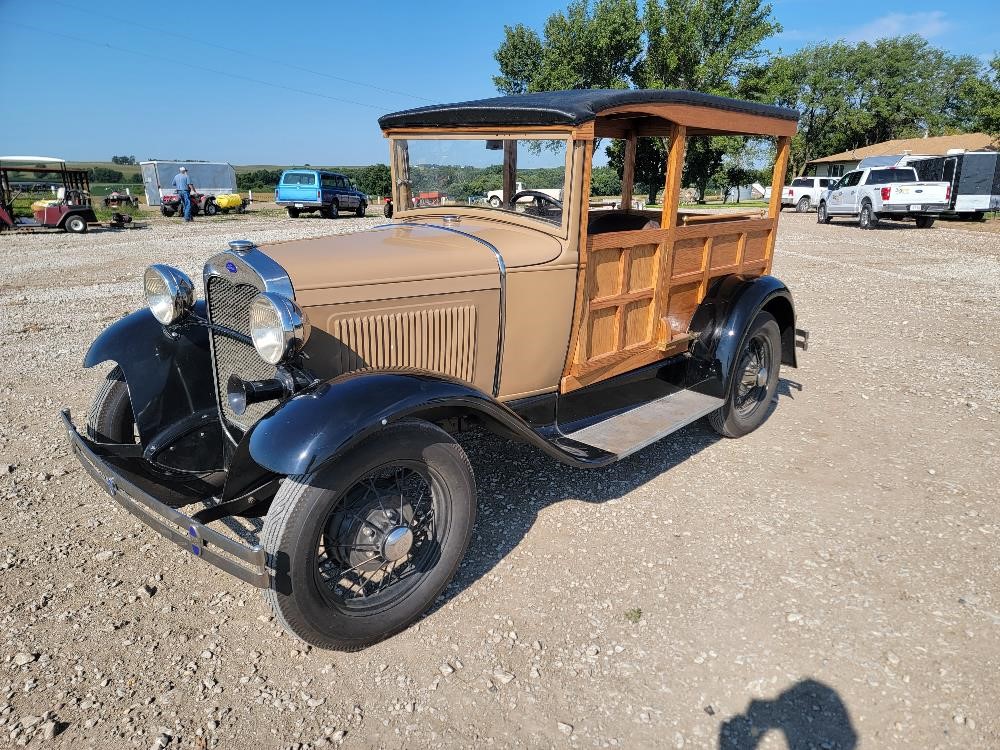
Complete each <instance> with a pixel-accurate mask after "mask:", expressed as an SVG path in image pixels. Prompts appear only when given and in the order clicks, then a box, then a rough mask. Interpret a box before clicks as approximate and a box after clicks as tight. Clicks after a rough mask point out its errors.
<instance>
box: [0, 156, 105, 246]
mask: <svg viewBox="0 0 1000 750" xmlns="http://www.w3.org/2000/svg"><path fill="white" fill-rule="evenodd" d="M15 182H16V183H18V187H17V188H14V187H13V186H12V183H15ZM29 182H30V183H32V184H34V185H38V184H43V185H50V186H51V187H53V188H55V189H56V197H55V198H54V199H51V200H37V201H34V202H33V203H32V204H31V211H32V214H33V215H34V218H31V219H28V218H24V217H19V216H15V213H14V201H15V200H17V198H19V197H20V196H21V195H22V193H24V192H26V191H25V190H24V189H23V186H24V185H25V184H26V183H29ZM94 223H97V216H96V215H95V214H94V209H93V207H92V206H91V204H90V179H89V177H88V175H87V172H86V170H83V169H67V168H66V162H64V161H63V160H62V159H53V158H50V157H41V156H0V230H3V229H62V230H65V231H67V232H76V233H82V232H86V231H87V225H88V224H94Z"/></svg>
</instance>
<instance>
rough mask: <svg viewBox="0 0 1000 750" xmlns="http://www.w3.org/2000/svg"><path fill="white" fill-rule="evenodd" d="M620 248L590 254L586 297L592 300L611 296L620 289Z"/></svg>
mask: <svg viewBox="0 0 1000 750" xmlns="http://www.w3.org/2000/svg"><path fill="white" fill-rule="evenodd" d="M622 252H623V251H622V248H619V247H614V248H608V249H607V250H598V251H596V252H594V253H592V254H591V256H590V269H589V276H590V279H589V281H590V283H589V284H588V285H587V286H588V289H587V291H588V297H589V298H590V299H592V300H594V299H602V298H604V297H612V296H614V295H616V294H618V293H619V292H620V291H621V288H620V287H619V286H618V284H619V281H620V276H621V257H622Z"/></svg>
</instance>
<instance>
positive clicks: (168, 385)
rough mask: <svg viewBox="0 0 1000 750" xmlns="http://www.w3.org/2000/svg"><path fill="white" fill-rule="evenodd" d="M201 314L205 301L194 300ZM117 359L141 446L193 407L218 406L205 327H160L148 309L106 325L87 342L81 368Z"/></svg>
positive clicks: (193, 409) (187, 416)
mask: <svg viewBox="0 0 1000 750" xmlns="http://www.w3.org/2000/svg"><path fill="white" fill-rule="evenodd" d="M195 313H196V314H197V315H198V316H199V317H202V318H203V317H204V316H205V303H204V302H198V303H197V304H196V305H195ZM108 361H113V362H117V363H118V366H119V367H121V369H122V372H123V373H124V375H125V381H126V383H128V390H129V398H130V399H131V401H132V413H133V414H134V415H135V422H136V427H137V428H138V430H139V438H140V440H141V442H142V444H143V445H146V444H148V443H149V441H150V440H152V439H153V437H155V436H156V435H158V434H160V433H161V432H162V431H163V430H164V429H166V428H167V427H169V426H170V425H173V424H176V423H177V422H179V421H181V420H183V419H185V418H189V417H190V416H191V415H192V414H194V413H196V412H203V411H206V410H209V411H210V410H214V409H216V408H217V406H216V399H215V380H214V377H213V375H212V357H211V353H210V349H209V343H208V329H207V328H205V327H204V326H200V325H184V324H183V323H182V324H179V325H174V326H168V327H164V326H163V325H161V324H160V322H159V321H158V320H157V319H156V318H154V317H153V314H152V313H151V312H150V311H149V310H148V309H145V310H138V311H136V312H134V313H132V314H131V315H127V316H125V317H124V318H122V319H121V320H119V321H117V322H115V323H113V324H112V325H110V326H108V327H107V328H105V329H104V331H102V332H101V334H100V335H99V336H98V337H97V338H96V339H95V340H94V342H93V343H92V344H91V345H90V349H88V350H87V354H86V356H85V357H84V358H83V366H84V367H93V366H94V365H98V364H100V363H101V362H108Z"/></svg>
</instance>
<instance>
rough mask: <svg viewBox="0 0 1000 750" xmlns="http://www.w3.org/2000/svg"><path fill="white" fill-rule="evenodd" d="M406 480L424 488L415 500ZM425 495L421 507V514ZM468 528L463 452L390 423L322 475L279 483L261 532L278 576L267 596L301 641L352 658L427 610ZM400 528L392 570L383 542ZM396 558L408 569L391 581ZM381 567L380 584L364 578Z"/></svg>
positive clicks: (411, 426) (471, 482) (423, 429)
mask: <svg viewBox="0 0 1000 750" xmlns="http://www.w3.org/2000/svg"><path fill="white" fill-rule="evenodd" d="M404 472H409V473H406V474H404ZM376 473H386V474H387V476H386V477H385V478H382V477H381V476H379V478H375V477H374V475H375V474H376ZM401 477H405V478H406V479H405V480H402V479H401ZM414 478H415V481H416V482H418V483H419V482H422V483H423V485H422V487H421V493H420V495H419V498H420V499H418V500H416V502H409V503H407V502H406V500H407V499H408V498H413V497H416V494H415V493H411V494H407V493H408V491H409V490H408V489H406V488H404V481H405V482H407V483H408V482H409V481H410V480H411V479H414ZM427 487H429V488H430V493H426V488H427ZM393 493H395V494H393ZM390 498H391V499H390ZM425 498H429V500H430V502H429V503H428V504H426V505H422V503H423V502H426V500H425ZM384 501H389V502H390V503H391V505H390V508H389V509H388V510H386V509H385V506H384V505H383V502H384ZM396 502H399V504H400V510H401V511H402V514H401V515H397V513H398V512H397V511H396V510H395V508H394V506H395V503H396ZM404 503H406V504H405V506H404ZM421 508H423V513H422V514H421V513H420V510H421ZM391 515H392V516H396V520H393V519H392V518H391V517H390V516H391ZM427 519H430V522H428V520H427ZM475 519H476V484H475V478H474V477H473V474H472V467H471V466H470V465H469V459H468V458H467V457H466V455H465V452H464V451H463V450H462V448H461V446H459V445H458V443H456V442H455V440H454V439H453V438H452V437H451V436H450V435H449V434H448V433H446V432H445V431H444V430H442V429H440V428H438V427H436V426H434V425H432V424H430V423H428V422H422V421H405V422H398V423H396V424H393V425H390V426H389V427H386V428H384V429H382V430H380V431H379V432H378V433H376V434H375V435H373V436H371V437H369V438H368V439H366V440H365V441H363V442H362V443H361V444H360V445H358V446H357V447H355V448H353V449H352V450H350V451H348V452H347V453H345V454H344V455H343V456H340V457H339V458H336V459H334V460H333V461H332V462H330V463H329V464H328V465H327V466H325V467H324V468H322V469H320V470H318V471H316V472H313V473H311V474H305V475H299V476H290V477H288V478H286V479H285V480H284V481H283V482H282V483H281V488H280V489H279V490H278V493H277V495H275V497H274V500H273V501H272V502H271V506H270V508H269V510H268V512H267V516H266V518H265V520H264V529H263V531H262V532H261V544H262V546H263V548H264V550H265V551H266V553H267V556H268V564H269V565H270V566H272V567H273V569H274V571H275V574H274V577H273V580H272V583H271V587H270V588H269V589H266V590H265V591H264V598H265V599H266V600H267V602H268V603H269V604H270V605H271V608H272V609H273V611H274V613H275V616H276V617H277V618H278V620H279V621H280V622H281V623H282V625H283V626H284V627H285V629H286V630H287V631H288V632H289V633H291V634H294V635H295V636H297V637H298V638H300V639H302V640H303V641H305V642H306V643H309V644H312V645H314V646H318V647H320V648H330V649H337V650H341V651H357V650H358V649H361V648H364V647H366V646H368V645H370V644H372V643H376V642H377V641H380V640H382V639H384V638H388V637H389V636H391V635H393V634H395V633H397V632H399V631H400V630H402V629H403V628H405V627H407V626H408V625H409V624H410V623H412V622H413V621H414V620H416V619H417V618H418V617H420V615H422V614H423V613H424V612H425V611H426V610H427V609H428V608H429V607H430V606H431V605H432V604H433V603H434V601H435V599H437V597H438V596H439V595H440V593H441V592H442V591H443V590H444V588H445V587H446V586H447V585H448V582H449V581H450V580H451V578H452V576H453V575H454V573H455V570H456V569H457V568H458V565H459V563H460V562H461V559H462V556H463V555H464V554H465V550H466V548H467V547H468V545H469V540H470V539H471V538H472V529H473V526H474V524H475ZM428 523H430V525H429V526H428V525H426V524H428ZM407 529H409V530H410V532H411V533H410V537H409V540H408V541H406V542H405V545H406V546H405V548H398V549H397V550H395V551H394V554H401V557H398V558H396V559H395V561H392V560H391V559H390V558H392V554H390V552H393V551H392V550H391V548H389V547H388V543H389V542H390V541H391V538H392V535H393V534H399V533H402V534H403V535H404V536H405V534H406V530H407ZM414 531H415V532H416V534H413V533H412V532H414ZM365 540H370V541H365ZM359 544H360V547H359V546H358V545H359ZM411 545H412V546H411ZM363 547H367V548H369V549H368V550H367V551H366V550H364V549H362V548H363ZM411 553H412V554H411ZM359 556H363V557H361V560H360V562H357V560H358V558H359ZM401 560H405V562H406V565H405V566H404V570H403V572H402V574H401V577H399V578H395V579H394V578H393V576H394V575H396V571H397V570H398V563H399V561H401ZM365 565H367V566H368V567H364V566H365ZM376 565H377V566H378V567H377V569H376V568H375V566H376ZM389 565H392V567H391V568H386V566H389ZM347 566H350V567H347ZM410 566H412V568H410ZM383 569H386V573H385V574H384V575H386V576H387V579H386V578H378V579H375V580H374V581H373V580H372V579H373V578H374V577H375V575H376V574H380V572H381V571H382V570H383ZM357 571H360V572H357ZM369 571H371V572H369ZM408 571H410V572H408ZM365 575H368V576H369V579H368V581H367V582H366V580H365ZM387 581H388V588H385V589H382V586H383V585H385V584H386V582H387ZM376 583H377V584H378V588H377V589H376V590H374V591H369V590H368V587H369V586H373V585H375V584H376ZM358 586H360V588H359V589H356V588H355V587H358ZM358 593H360V594H361V595H360V596H358V595H357V594H358ZM352 594H354V595H353V596H352ZM359 602H360V603H359Z"/></svg>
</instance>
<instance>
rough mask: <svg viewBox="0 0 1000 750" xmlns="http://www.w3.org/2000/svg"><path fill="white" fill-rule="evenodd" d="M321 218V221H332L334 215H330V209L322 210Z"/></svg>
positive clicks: (320, 211) (320, 212)
mask: <svg viewBox="0 0 1000 750" xmlns="http://www.w3.org/2000/svg"><path fill="white" fill-rule="evenodd" d="M319 216H320V218H321V219H332V218H333V214H331V213H330V209H328V208H321V209H320V210H319Z"/></svg>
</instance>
